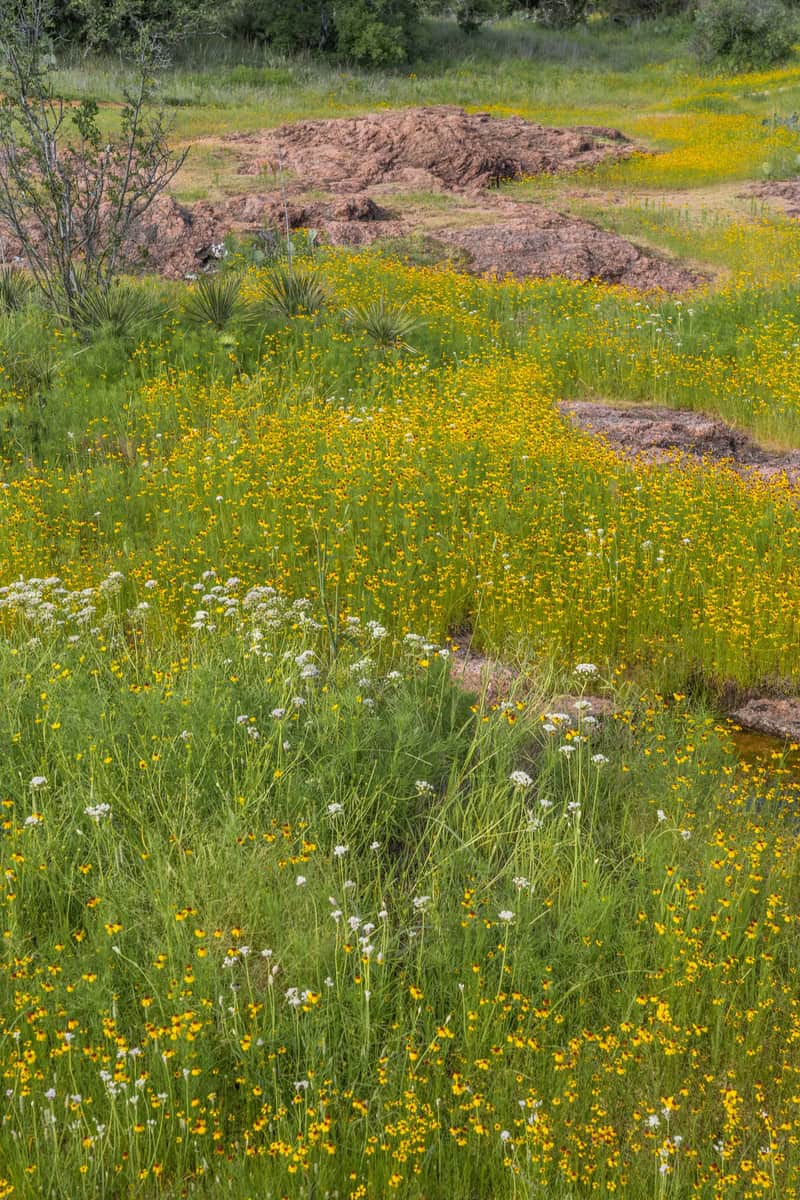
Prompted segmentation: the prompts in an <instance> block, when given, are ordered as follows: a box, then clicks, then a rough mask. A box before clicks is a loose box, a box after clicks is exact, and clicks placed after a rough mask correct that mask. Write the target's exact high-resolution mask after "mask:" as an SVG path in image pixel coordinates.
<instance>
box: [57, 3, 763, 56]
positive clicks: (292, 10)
mask: <svg viewBox="0 0 800 1200" xmlns="http://www.w3.org/2000/svg"><path fill="white" fill-rule="evenodd" d="M750 2H751V3H754V2H755V3H758V2H760V0H750ZM764 2H767V0H764ZM694 4H695V0H602V3H601V4H600V5H598V4H597V3H596V2H595V0H291V2H288V0H223V2H222V3H220V2H219V0H59V8H60V10H61V20H60V22H59V28H60V29H61V30H62V31H63V32H64V33H66V34H67V36H68V37H69V38H70V39H71V40H73V41H75V42H78V43H81V44H85V45H89V46H92V47H94V48H97V49H101V50H114V49H116V48H118V47H119V46H120V45H121V44H122V43H123V42H124V41H125V40H126V38H128V37H129V35H130V34H131V33H132V32H133V31H134V30H136V29H137V28H138V27H139V26H141V25H142V24H143V23H146V24H147V25H149V26H151V27H158V28H162V29H170V30H173V31H182V32H192V31H195V32H203V31H205V32H211V31H219V32H221V33H226V34H231V35H240V36H243V37H246V38H254V39H257V40H259V41H262V42H265V43H268V44H269V45H271V46H274V48H275V49H276V50H283V51H289V52H293V51H298V50H300V51H312V52H322V53H332V54H336V55H338V56H341V58H343V59H346V60H349V61H353V62H357V63H364V64H368V65H370V64H371V65H382V64H391V63H399V62H403V61H404V60H406V59H407V58H408V57H409V56H411V55H412V54H413V51H414V45H415V36H416V34H417V33H418V31H419V27H420V22H421V19H422V18H423V17H424V16H425V15H448V14H449V15H452V16H455V18H456V19H457V21H458V23H459V25H460V26H461V28H462V29H464V30H465V31H467V32H476V31H477V30H478V29H479V28H480V26H481V25H483V24H484V23H485V22H487V21H491V20H494V19H497V18H500V17H508V16H512V15H514V14H523V15H525V16H529V17H531V18H534V19H536V20H537V21H540V22H541V23H542V24H545V25H549V26H551V27H555V28H567V27H569V26H571V25H575V24H577V23H578V22H580V21H581V20H582V19H583V18H584V17H585V16H586V15H587V14H588V12H589V10H590V8H597V7H600V8H601V9H602V12H603V13H604V14H606V15H607V16H608V17H609V18H611V19H613V20H617V21H626V20H637V19H640V18H648V17H655V16H674V15H676V14H678V13H680V12H682V11H685V10H687V9H688V8H691V7H694Z"/></svg>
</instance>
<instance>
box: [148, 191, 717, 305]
mask: <svg viewBox="0 0 800 1200" xmlns="http://www.w3.org/2000/svg"><path fill="white" fill-rule="evenodd" d="M287 218H288V223H289V226H290V228H292V229H296V228H299V227H305V228H314V229H317V230H319V231H320V233H321V235H322V236H323V237H324V239H325V240H326V241H327V242H328V243H330V244H331V245H348V246H363V245H367V244H369V243H371V242H375V241H378V240H385V239H390V238H401V237H404V236H407V235H409V234H411V233H412V232H414V231H415V230H421V231H423V232H431V233H433V235H434V236H435V239H436V241H437V242H438V243H439V244H440V245H441V246H442V247H443V249H444V250H445V251H447V250H448V249H449V250H451V251H453V252H454V255H455V256H456V257H457V258H458V259H459V261H462V262H463V261H464V258H465V256H466V260H467V262H468V265H469V269H470V270H472V271H474V272H476V273H478V274H487V275H496V276H498V277H500V278H502V277H503V276H505V275H513V276H516V277H517V278H528V277H535V278H544V277H545V276H549V275H563V276H565V277H566V278H568V279H575V280H579V281H581V282H586V281H588V280H591V279H598V280H601V281H602V282H604V283H608V284H621V285H624V286H626V287H631V288H641V289H643V290H648V289H652V288H660V289H662V290H664V291H670V292H675V291H685V290H686V289H688V288H690V287H692V286H693V285H695V284H697V283H698V282H700V277H699V276H697V275H696V274H695V273H694V272H692V271H690V270H688V269H687V268H685V267H682V266H680V265H679V264H677V263H674V262H668V261H665V260H663V259H661V258H658V257H656V256H654V255H650V254H645V253H644V252H643V251H641V250H639V249H637V247H635V246H633V245H632V244H631V243H630V242H628V241H626V240H625V239H624V238H621V237H619V236H618V235H617V234H614V233H609V232H607V231H606V230H603V229H599V228H598V227H597V226H596V225H592V224H590V223H589V222H588V221H582V220H579V219H578V218H575V217H568V216H564V215H563V214H561V213H555V212H551V211H550V210H548V209H543V208H540V207H538V206H535V205H530V204H514V203H511V202H509V201H504V200H503V199H502V198H497V199H496V200H490V201H489V202H488V203H486V204H483V205H481V206H480V208H476V209H473V210H467V211H466V212H463V213H460V214H459V219H458V221H457V222H456V221H454V222H453V223H452V224H451V225H442V223H441V220H439V221H436V222H435V223H434V226H435V227H434V228H428V227H426V226H425V224H424V223H422V224H420V223H416V222H415V221H413V220H409V219H408V218H407V217H401V216H398V215H397V214H396V213H393V212H392V211H391V210H388V209H386V208H384V207H383V206H382V205H379V204H377V203H376V202H375V201H374V200H373V199H372V198H371V197H370V196H367V195H365V194H363V193H356V194H353V195H349V196H346V197H342V198H339V199H335V200H331V201H319V200H312V201H306V200H303V199H302V198H300V197H294V198H292V199H289V200H288V202H287V204H286V206H284V202H283V199H282V197H281V196H276V195H275V193H268V194H265V195H246V196H234V197H229V198H227V199H224V200H220V201H214V202H212V201H206V200H202V201H199V202H198V203H195V204H192V205H180V204H178V203H177V202H176V201H175V200H173V199H172V198H171V197H166V196H165V197H161V198H160V199H159V201H158V202H157V204H156V206H155V207H154V209H153V212H152V214H151V215H150V217H149V218H148V220H147V221H146V222H145V223H144V224H143V225H142V227H141V228H140V230H139V232H138V235H137V239H136V244H135V247H134V250H135V255H136V257H137V258H139V259H140V260H141V261H142V262H143V264H144V265H145V266H149V267H150V268H151V269H155V270H157V271H159V272H160V273H161V274H163V275H166V276H168V277H170V278H182V277H184V276H186V275H188V274H192V273H195V272H197V271H200V270H202V269H203V268H204V266H205V265H206V264H208V263H209V262H211V261H213V259H214V257H215V251H214V250H213V247H215V246H218V245H219V244H220V243H221V242H222V241H223V239H224V238H225V236H226V235H227V234H228V233H231V232H233V233H238V234H242V235H253V234H256V233H263V232H267V233H269V231H272V234H273V236H278V235H280V234H282V233H283V232H284V230H285V226H286V221H287ZM474 222H480V223H474Z"/></svg>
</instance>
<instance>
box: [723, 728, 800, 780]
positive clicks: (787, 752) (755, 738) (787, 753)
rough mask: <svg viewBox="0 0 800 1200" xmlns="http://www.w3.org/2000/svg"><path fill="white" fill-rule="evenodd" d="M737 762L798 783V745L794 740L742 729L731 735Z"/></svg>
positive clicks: (799, 758)
mask: <svg viewBox="0 0 800 1200" xmlns="http://www.w3.org/2000/svg"><path fill="white" fill-rule="evenodd" d="M732 738H733V744H734V746H735V747H736V754H737V757H738V759H739V762H740V763H741V764H742V766H743V767H744V768H745V769H747V770H751V771H752V770H762V771H766V772H767V773H768V774H770V775H776V776H779V777H780V778H782V779H784V780H786V781H789V782H791V783H795V784H800V747H799V746H798V745H797V743H796V742H789V741H784V739H783V738H776V737H771V736H770V735H769V734H767V733H753V732H752V731H751V730H749V729H742V730H739V732H737V733H734V734H733V735H732Z"/></svg>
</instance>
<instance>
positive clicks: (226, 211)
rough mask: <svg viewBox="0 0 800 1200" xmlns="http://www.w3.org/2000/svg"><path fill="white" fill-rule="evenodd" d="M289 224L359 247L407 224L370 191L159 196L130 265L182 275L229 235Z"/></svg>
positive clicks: (273, 230) (213, 254)
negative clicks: (324, 199) (325, 198)
mask: <svg viewBox="0 0 800 1200" xmlns="http://www.w3.org/2000/svg"><path fill="white" fill-rule="evenodd" d="M287 219H288V223H289V227H290V229H298V228H300V227H303V228H306V229H318V230H319V231H320V232H321V233H322V234H323V235H324V239H325V240H326V241H328V242H330V243H331V244H333V245H349V246H361V245H365V244H366V243H368V242H371V241H375V239H376V238H379V237H397V236H399V235H401V234H403V233H405V232H406V231H407V226H406V225H404V224H403V223H402V222H400V221H397V220H395V219H393V218H392V216H391V214H390V213H388V212H386V211H385V210H384V209H382V208H380V207H379V206H378V205H377V204H375V202H374V201H373V200H371V199H370V197H369V196H361V195H354V196H347V197H345V198H344V199H337V200H333V201H330V202H329V203H321V202H313V203H305V202H302V201H300V200H294V199H290V200H289V201H288V203H287V204H286V205H285V206H284V202H283V199H282V197H281V196H280V195H279V194H277V193H275V192H269V193H266V194H264V195H257V196H231V197H229V198H227V199H225V200H221V201H210V200H200V201H198V202H197V203H195V204H189V205H184V204H178V203H177V201H176V200H174V199H173V198H172V197H171V196H160V197H159V198H158V200H157V201H156V202H155V204H154V205H153V207H152V209H151V210H150V212H149V213H148V215H147V217H146V219H145V220H144V221H143V222H142V224H141V225H140V226H139V228H138V230H137V231H136V234H135V238H134V241H133V244H132V246H131V247H130V255H129V257H130V260H131V262H132V264H134V265H136V266H139V267H143V268H144V269H145V270H153V271H158V273H159V274H161V275H165V276H167V278H170V279H183V278H184V277H185V276H186V275H192V274H194V273H195V272H198V271H201V270H202V269H203V268H204V267H205V266H207V265H208V264H209V263H213V261H214V260H215V259H217V258H218V257H219V254H220V247H221V244H222V242H223V239H224V238H225V237H226V236H227V235H228V234H229V233H233V234H243V235H253V234H258V233H263V234H266V235H267V236H268V238H273V239H277V238H278V237H282V236H283V235H284V234H285V232H286V222H287Z"/></svg>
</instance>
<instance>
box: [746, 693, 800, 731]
mask: <svg viewBox="0 0 800 1200" xmlns="http://www.w3.org/2000/svg"><path fill="white" fill-rule="evenodd" d="M730 715H731V718H732V719H733V720H734V721H735V722H736V724H737V725H741V726H742V728H743V729H753V730H755V731H756V732H757V733H765V734H768V735H769V736H770V737H777V738H788V739H791V740H792V741H794V742H800V697H798V696H791V697H788V698H786V699H770V698H767V697H762V698H760V699H755V700H748V701H747V703H746V704H743V705H741V707H740V708H737V709H735V710H734V712H732V713H731V714H730Z"/></svg>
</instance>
